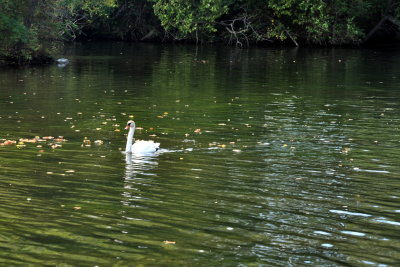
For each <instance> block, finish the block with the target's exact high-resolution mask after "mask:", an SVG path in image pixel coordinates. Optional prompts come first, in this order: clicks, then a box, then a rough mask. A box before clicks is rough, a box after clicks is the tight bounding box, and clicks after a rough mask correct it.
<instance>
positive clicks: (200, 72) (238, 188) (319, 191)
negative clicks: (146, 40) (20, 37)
mask: <svg viewBox="0 0 400 267" xmlns="http://www.w3.org/2000/svg"><path fill="white" fill-rule="evenodd" d="M399 51H400V50H399V49H398V48H387V49H293V48H287V49H278V48H274V49H265V48H253V49H243V50H235V49H232V48H228V47H196V46H182V45H175V46H171V45H168V46H167V45H164V46H162V45H151V44H124V43H88V44H76V45H74V46H70V47H67V48H66V50H65V54H63V55H62V56H63V57H67V58H68V59H69V60H70V63H69V64H67V65H66V66H57V65H52V66H45V67H30V68H16V69H9V68H3V69H0V143H1V142H4V140H18V139H20V138H33V137H35V136H40V137H43V136H55V137H58V136H63V137H64V138H65V139H67V140H68V141H66V142H63V143H61V145H62V147H55V146H54V144H55V143H54V142H52V141H47V142H42V143H25V144H24V145H26V146H25V147H23V146H20V147H17V146H15V145H12V146H0V265H1V266H16V265H18V266H47V265H48V266H396V265H397V266H398V264H399V262H400V190H399V189H400V180H399V179H400V130H399V126H400V117H399V115H400V52H399ZM132 118H133V119H134V120H135V121H136V125H137V126H138V127H140V128H142V129H138V130H137V132H136V138H138V139H146V140H154V141H157V142H160V143H161V148H162V149H161V151H159V152H158V153H157V154H155V155H152V156H136V155H133V156H131V155H125V154H124V153H123V150H124V147H125V142H126V131H125V130H124V129H123V128H124V126H125V124H126V122H127V121H128V120H130V119H132ZM85 137H86V138H87V139H89V140H91V146H85V145H84V144H83V140H84V138H85ZM1 139H2V140H1ZM95 140H102V141H103V142H104V143H103V144H102V145H95V144H94V141H95ZM86 144H87V143H86ZM52 145H53V147H52ZM38 146H39V147H38ZM166 241H167V242H166Z"/></svg>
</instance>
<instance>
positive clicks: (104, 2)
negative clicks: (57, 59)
mask: <svg viewBox="0 0 400 267" xmlns="http://www.w3.org/2000/svg"><path fill="white" fill-rule="evenodd" d="M74 40H80V41H84V40H119V41H132V42H156V43H163V42H187V43H196V44H204V43H224V44H227V45H230V46H236V47H239V48H246V47H249V46H253V45H263V46H273V45H284V46H360V45H366V44H374V43H391V42H396V43H398V42H400V1H397V0H353V1H348V0H330V1H328V0H286V1H281V0H247V1H245V0H189V1H188V0H174V1H167V0H52V1H44V0H0V63H1V64H12V65H25V64H46V63H50V62H53V61H54V59H53V57H52V55H54V54H55V53H56V52H57V51H59V49H60V48H61V47H62V45H63V43H64V42H71V41H74Z"/></svg>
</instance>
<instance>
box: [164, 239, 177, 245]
mask: <svg viewBox="0 0 400 267" xmlns="http://www.w3.org/2000/svg"><path fill="white" fill-rule="evenodd" d="M164 244H171V245H175V244H176V242H175V241H168V240H165V241H164Z"/></svg>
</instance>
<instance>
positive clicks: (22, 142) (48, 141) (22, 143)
mask: <svg viewBox="0 0 400 267" xmlns="http://www.w3.org/2000/svg"><path fill="white" fill-rule="evenodd" d="M66 141H67V139H65V138H64V137H63V136H59V137H53V136H43V137H40V136H35V137H34V138H30V139H29V138H20V139H18V141H17V140H8V139H0V147H4V146H14V145H15V146H16V147H17V148H24V147H26V144H27V143H31V144H37V145H36V147H38V148H42V147H43V145H44V144H45V145H48V146H50V147H51V148H52V149H56V148H59V147H62V145H61V143H64V142H66Z"/></svg>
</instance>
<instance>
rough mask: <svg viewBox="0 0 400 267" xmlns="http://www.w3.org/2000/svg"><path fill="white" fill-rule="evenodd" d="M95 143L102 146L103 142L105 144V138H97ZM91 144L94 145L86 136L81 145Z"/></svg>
mask: <svg viewBox="0 0 400 267" xmlns="http://www.w3.org/2000/svg"><path fill="white" fill-rule="evenodd" d="M93 143H94V144H95V145H97V146H101V145H102V144H104V141H103V140H95V141H94V142H93ZM91 146H92V141H91V140H90V139H88V138H87V137H86V136H85V137H84V138H83V141H82V145H81V147H91Z"/></svg>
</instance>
